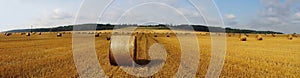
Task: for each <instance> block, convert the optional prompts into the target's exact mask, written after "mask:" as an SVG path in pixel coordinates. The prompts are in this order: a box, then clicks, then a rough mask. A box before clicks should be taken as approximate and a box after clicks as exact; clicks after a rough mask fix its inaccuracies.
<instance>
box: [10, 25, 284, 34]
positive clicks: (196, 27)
mask: <svg viewBox="0 0 300 78" xmlns="http://www.w3.org/2000/svg"><path fill="white" fill-rule="evenodd" d="M74 26H78V27H76V28H77V29H73V27H74ZM135 26H138V27H145V28H153V29H169V28H168V27H172V28H174V29H178V30H188V29H189V28H188V25H177V26H170V25H164V24H159V25H143V26H142V25H136V24H133V25H111V24H81V25H68V26H59V27H54V28H37V29H17V30H11V31H6V32H60V31H73V30H74V31H77V30H78V31H80V30H92V29H95V27H97V28H96V30H112V29H114V28H116V29H118V28H124V27H135ZM190 26H192V27H193V28H194V30H195V31H202V32H220V31H224V28H221V27H212V26H203V25H190ZM225 30H226V32H227V33H259V34H283V33H282V32H275V31H256V30H248V29H232V28H225Z"/></svg>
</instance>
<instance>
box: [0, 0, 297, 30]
mask: <svg viewBox="0 0 300 78" xmlns="http://www.w3.org/2000/svg"><path fill="white" fill-rule="evenodd" d="M86 1H87V0H86ZM101 1H107V0H100V1H98V2H100V3H101ZM144 1H154V2H155V1H158V2H162V3H164V4H166V5H170V6H171V7H168V6H159V5H162V4H156V3H153V4H149V5H145V6H139V7H138V8H133V9H132V11H128V10H127V9H129V8H132V7H134V5H138V4H141V3H143V2H144ZM191 1H193V0H191ZM200 1H201V2H200ZM82 2H83V0H43V1H41V0H0V10H1V13H0V31H7V30H12V29H26V28H29V27H30V26H31V25H33V26H34V27H35V28H45V27H56V26H59V25H69V24H74V20H75V17H76V14H77V12H78V10H79V8H80V5H81V3H82ZM96 2H97V1H96ZM210 2H211V1H210V0H199V2H196V4H197V5H199V6H201V7H200V10H201V12H202V13H203V14H202V15H201V14H200V13H199V12H198V11H197V8H194V7H193V6H192V4H191V3H189V2H188V0H139V1H136V0H116V1H115V2H114V3H112V6H110V7H109V10H107V12H105V13H104V17H103V19H104V20H103V23H122V22H127V23H145V22H149V21H150V22H154V21H155V20H157V21H159V23H162V22H166V23H175V24H177V23H187V22H185V21H184V20H182V19H183V18H181V17H178V18H177V16H180V15H184V16H185V17H186V18H188V19H189V22H190V23H193V24H202V23H205V22H204V21H205V20H204V18H203V15H205V16H206V20H207V21H208V22H209V23H210V24H211V25H217V24H215V23H216V21H219V19H218V18H219V17H217V16H218V15H217V11H216V10H215V9H216V8H214V7H212V6H211V5H212V4H211V3H210ZM215 3H216V5H217V6H218V8H219V10H220V12H221V14H220V15H221V17H222V18H223V20H224V22H225V25H226V27H232V28H246V29H256V30H273V31H280V32H285V33H293V32H297V33H300V31H299V30H298V29H299V28H300V27H299V25H300V1H299V0H215ZM154 5H156V6H154ZM91 7H93V6H91ZM145 8H148V9H147V10H145ZM151 8H152V9H151ZM172 8H173V9H174V8H175V9H178V11H180V12H178V11H174V10H172ZM149 10H156V11H153V12H151V11H149ZM124 12H127V14H125V16H128V17H137V16H138V17H140V18H134V19H126V18H121V21H119V22H116V20H117V19H118V18H120V17H121V16H120V15H122V14H124ZM145 15H151V16H153V17H144V16H145ZM84 16H89V14H88V13H86V14H84V15H83V17H84ZM154 17H156V18H154ZM157 17H160V18H157ZM164 17H166V18H164ZM215 18H216V19H215ZM85 19H86V20H88V19H89V18H88V17H86V18H85ZM165 19H172V20H165ZM122 20H125V21H122ZM157 21H155V22H157ZM218 24H219V23H218Z"/></svg>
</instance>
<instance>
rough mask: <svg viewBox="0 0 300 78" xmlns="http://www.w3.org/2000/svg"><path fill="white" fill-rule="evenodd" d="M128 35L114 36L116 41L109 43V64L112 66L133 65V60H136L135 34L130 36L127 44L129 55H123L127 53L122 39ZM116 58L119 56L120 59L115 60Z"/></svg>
mask: <svg viewBox="0 0 300 78" xmlns="http://www.w3.org/2000/svg"><path fill="white" fill-rule="evenodd" d="M127 37H128V36H115V37H114V38H116V41H115V42H114V43H112V42H111V43H110V49H109V62H110V64H111V65H114V66H133V65H134V63H135V61H136V60H137V52H136V48H137V46H136V45H137V43H136V41H137V40H136V36H133V37H132V36H130V37H131V40H130V43H129V44H130V45H129V50H130V51H129V52H130V54H129V55H130V57H129V58H128V57H125V56H124V55H127V53H128V52H127V51H124V50H125V47H124V46H128V45H127V44H124V43H123V42H124V41H122V39H124V38H127ZM116 58H119V59H120V60H119V61H117V60H116Z"/></svg>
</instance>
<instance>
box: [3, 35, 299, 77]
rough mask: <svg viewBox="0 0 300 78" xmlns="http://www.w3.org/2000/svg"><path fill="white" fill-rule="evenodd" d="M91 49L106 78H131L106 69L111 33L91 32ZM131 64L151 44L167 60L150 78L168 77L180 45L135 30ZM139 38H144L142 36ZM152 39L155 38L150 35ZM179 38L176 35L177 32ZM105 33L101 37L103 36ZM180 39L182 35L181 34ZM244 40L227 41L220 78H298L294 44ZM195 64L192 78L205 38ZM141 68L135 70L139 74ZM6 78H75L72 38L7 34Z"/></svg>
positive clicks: (279, 39)
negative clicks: (162, 51) (162, 50)
mask: <svg viewBox="0 0 300 78" xmlns="http://www.w3.org/2000/svg"><path fill="white" fill-rule="evenodd" d="M97 32H98V33H99V34H101V35H100V36H99V37H95V49H96V53H97V55H98V59H99V63H100V65H101V67H102V69H103V71H104V72H105V73H106V75H107V76H109V77H113V78H124V77H135V76H133V75H129V74H127V73H126V72H124V71H123V70H122V69H121V68H120V67H119V66H112V65H110V63H109V54H108V53H109V45H110V42H109V40H107V36H110V34H107V33H111V31H108V30H107V31H97ZM138 32H139V34H138V35H137V41H138V42H137V45H138V46H137V47H138V48H137V52H138V53H139V54H138V55H140V56H138V57H137V58H140V59H145V60H149V56H147V53H146V52H147V50H148V49H149V48H150V46H151V45H152V44H154V43H161V44H162V45H163V46H164V47H165V48H166V50H167V58H166V62H165V65H164V66H163V67H162V69H161V70H160V71H159V72H158V73H156V74H154V75H153V76H152V77H173V76H174V75H175V74H176V72H177V70H178V66H179V64H180V59H181V57H180V56H181V53H180V44H179V41H178V39H177V38H176V36H175V35H174V34H170V36H169V37H167V34H160V33H170V32H171V31H169V30H138ZM141 32H145V33H144V34H142V33H141ZM150 32H151V33H153V32H155V33H157V37H155V35H154V34H149V33H150ZM180 32H182V31H180ZM104 33H105V34H104ZM182 33H184V32H182ZM256 35H257V34H249V36H248V37H247V41H240V40H239V35H238V34H236V35H231V36H230V37H227V40H226V41H227V54H226V59H225V64H224V67H223V69H222V72H221V75H220V77H229V78H232V77H246V78H248V77H254V78H257V77H263V78H265V77H270V78H273V77H281V78H282V77H288V78H297V77H300V61H299V60H300V57H299V56H300V48H299V47H300V45H299V43H300V39H299V38H297V37H295V38H293V40H289V39H287V36H288V35H276V37H273V36H272V35H271V34H268V35H261V36H262V37H263V38H264V39H263V41H258V40H257V39H256ZM197 37H198V40H199V45H200V60H199V61H200V64H199V65H198V72H197V74H196V77H205V74H206V72H207V69H208V66H209V62H210V56H211V37H210V36H209V35H207V33H205V32H198V33H197ZM143 69H147V67H141V70H143ZM7 77H38V78H39V77H59V78H60V77H61V78H65V77H79V74H78V72H77V70H76V67H75V63H74V59H73V53H72V34H63V35H62V37H57V33H41V35H38V34H36V35H34V34H31V35H30V36H26V35H21V34H18V33H13V34H12V35H10V36H5V35H0V78H7Z"/></svg>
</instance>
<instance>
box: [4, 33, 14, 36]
mask: <svg viewBox="0 0 300 78" xmlns="http://www.w3.org/2000/svg"><path fill="white" fill-rule="evenodd" d="M4 35H5V36H10V35H12V33H4Z"/></svg>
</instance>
